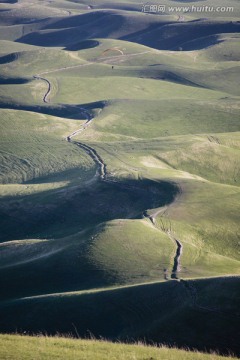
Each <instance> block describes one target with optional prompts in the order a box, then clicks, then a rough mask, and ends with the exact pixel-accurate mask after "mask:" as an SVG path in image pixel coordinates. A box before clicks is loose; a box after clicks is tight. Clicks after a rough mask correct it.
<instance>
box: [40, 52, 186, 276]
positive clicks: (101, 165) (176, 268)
mask: <svg viewBox="0 0 240 360" xmlns="http://www.w3.org/2000/svg"><path fill="white" fill-rule="evenodd" d="M133 55H135V54H133ZM86 65H87V64H84V65H77V66H70V67H65V68H60V69H55V70H49V71H45V72H43V73H42V74H39V75H35V76H33V77H34V79H37V80H42V81H45V82H46V83H47V84H48V89H47V91H46V93H45V94H44V96H43V102H45V103H48V102H49V100H48V97H49V95H50V93H51V83H50V81H49V80H48V79H46V78H44V77H42V76H41V75H43V74H48V73H50V72H56V71H61V70H66V69H68V68H74V67H78V66H86ZM89 65H90V63H89ZM80 110H81V113H82V114H83V115H84V116H85V118H86V121H85V123H84V124H83V125H81V127H80V128H79V129H77V130H75V131H74V132H72V133H71V134H69V135H68V136H67V137H66V140H67V141H68V142H71V143H73V144H75V145H76V146H78V147H79V148H81V149H83V150H84V151H85V152H86V154H87V155H88V156H90V157H91V158H92V160H93V161H94V163H95V164H96V166H97V175H98V177H99V179H100V180H101V181H105V182H109V183H114V184H116V185H119V186H121V187H123V188H124V187H127V188H129V187H130V188H131V186H128V185H126V184H123V183H121V182H119V181H117V180H113V179H107V165H106V164H105V162H104V161H103V159H102V157H101V156H100V155H99V154H98V152H97V151H96V150H95V149H94V148H93V147H91V146H89V145H87V144H85V143H83V142H80V141H73V140H72V138H73V137H74V136H76V135H78V134H79V133H81V132H82V131H84V130H85V129H86V128H87V127H88V126H89V125H90V123H91V122H92V121H93V119H94V117H93V116H92V114H91V113H90V112H89V111H88V110H87V109H86V108H84V107H82V108H80ZM134 189H135V188H134ZM142 191H144V190H143V189H142ZM165 208H166V207H165ZM162 211H163V210H162V209H160V210H157V211H156V212H155V213H154V214H152V215H150V216H147V217H148V218H149V220H150V221H151V222H152V224H153V226H154V227H156V228H157V226H156V217H157V215H158V214H160V213H161V212H162ZM144 213H145V212H144ZM143 216H144V217H145V215H143ZM164 232H165V233H166V234H167V235H168V237H169V238H170V239H171V240H172V241H173V242H174V243H175V244H176V252H175V256H174V260H173V267H172V271H171V279H179V277H178V273H179V272H180V270H181V268H180V259H181V255H182V251H183V245H182V243H181V242H180V241H179V240H177V239H176V238H175V237H173V236H172V234H171V231H170V230H169V229H164ZM164 279H165V280H169V276H168V270H167V269H164Z"/></svg>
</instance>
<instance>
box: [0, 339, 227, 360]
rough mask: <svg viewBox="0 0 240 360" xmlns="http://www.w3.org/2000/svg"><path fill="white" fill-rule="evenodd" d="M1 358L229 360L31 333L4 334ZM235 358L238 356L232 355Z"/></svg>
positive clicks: (170, 349)
mask: <svg viewBox="0 0 240 360" xmlns="http://www.w3.org/2000/svg"><path fill="white" fill-rule="evenodd" d="M0 344H1V350H0V354H1V358H2V359H3V360H5V359H9V355H10V356H11V359H13V360H16V359H19V358H21V359H26V360H28V359H32V354H34V358H35V359H52V358H53V357H56V358H58V359H65V358H66V356H67V358H68V359H76V358H81V359H86V360H90V359H92V358H93V357H94V359H97V360H105V359H108V358H109V357H110V358H112V359H116V360H120V359H124V360H130V359H133V358H134V359H143V356H144V357H145V358H146V359H168V360H174V359H189V360H192V359H197V360H208V359H211V360H225V359H229V357H222V356H219V355H217V354H209V355H208V354H202V353H199V352H190V351H186V350H177V349H174V348H167V347H165V346H161V347H160V348H157V347H147V346H144V345H142V344H138V345H125V344H112V343H109V342H106V341H96V340H73V339H71V338H62V337H61V338H59V337H52V338H51V337H45V336H38V337H29V336H24V337H23V336H18V335H1V338H0ZM231 359H234V357H231Z"/></svg>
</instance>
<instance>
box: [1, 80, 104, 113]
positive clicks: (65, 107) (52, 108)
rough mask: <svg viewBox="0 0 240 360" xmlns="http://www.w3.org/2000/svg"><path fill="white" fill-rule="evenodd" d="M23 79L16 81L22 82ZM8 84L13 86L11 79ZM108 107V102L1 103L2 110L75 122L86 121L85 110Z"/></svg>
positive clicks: (90, 110)
mask: <svg viewBox="0 0 240 360" xmlns="http://www.w3.org/2000/svg"><path fill="white" fill-rule="evenodd" d="M20 80H21V79H16V81H20ZM6 81H8V84H12V83H11V82H9V81H11V80H10V79H7V80H6ZM0 84H1V79H0ZM14 84H22V82H15V83H14ZM105 106H106V101H96V102H92V103H88V104H80V105H69V104H60V105H49V104H47V105H44V104H43V105H39V106H38V105H32V106H31V105H22V104H14V103H12V102H9V103H8V102H6V101H5V102H0V109H12V110H22V111H31V112H35V113H38V114H46V115H52V116H58V117H61V118H66V119H73V120H84V119H86V115H85V111H84V109H85V110H88V111H89V112H90V113H91V112H92V111H94V109H103V108H104V107H105Z"/></svg>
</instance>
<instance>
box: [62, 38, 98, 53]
mask: <svg viewBox="0 0 240 360" xmlns="http://www.w3.org/2000/svg"><path fill="white" fill-rule="evenodd" d="M98 45H99V41H96V40H84V41H80V42H76V43H74V44H71V45H69V46H66V47H65V49H64V50H68V51H79V50H86V49H91V48H95V47H97V46H98Z"/></svg>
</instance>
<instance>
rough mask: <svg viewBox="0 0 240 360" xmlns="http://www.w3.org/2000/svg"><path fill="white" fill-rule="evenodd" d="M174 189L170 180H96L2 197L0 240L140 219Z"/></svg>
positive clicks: (170, 196)
mask: <svg viewBox="0 0 240 360" xmlns="http://www.w3.org/2000/svg"><path fill="white" fill-rule="evenodd" d="M177 193H178V188H177V186H176V185H175V184H173V183H171V182H167V181H160V182H156V181H152V180H147V179H145V180H133V179H128V180H125V181H121V182H119V183H107V182H96V183H94V184H93V185H91V186H88V187H86V188H81V189H79V190H78V192H76V189H75V190H72V191H71V189H70V188H66V189H65V190H64V189H63V190H61V191H56V192H52V191H46V192H43V193H41V194H38V195H29V196H16V197H14V199H12V198H7V197H6V198H5V201H3V202H2V206H1V208H0V212H1V220H0V222H1V228H2V234H1V235H2V241H8V240H12V239H21V238H23V239H26V238H34V237H41V238H60V237H63V236H65V235H66V234H72V233H73V232H74V231H75V232H76V231H81V230H83V229H86V228H88V227H91V226H95V225H97V224H100V223H101V222H104V221H109V220H114V219H128V218H131V219H136V218H138V219H140V218H142V217H143V213H144V212H145V211H146V210H147V209H151V208H157V207H160V206H164V205H167V204H170V203H171V202H173V201H174V199H175V197H176V195H177ZM13 214H14V216H12V215H13ZM72 229H75V230H74V231H73V230H72ZM63 234H64V235H63Z"/></svg>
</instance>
